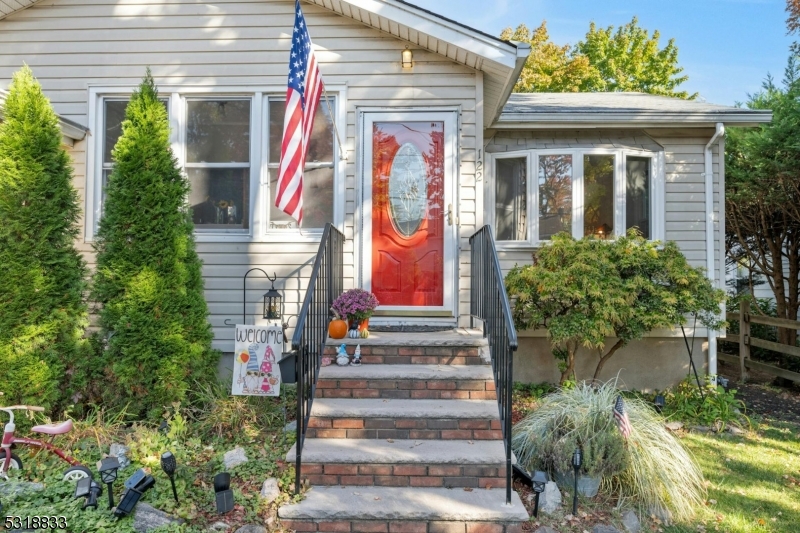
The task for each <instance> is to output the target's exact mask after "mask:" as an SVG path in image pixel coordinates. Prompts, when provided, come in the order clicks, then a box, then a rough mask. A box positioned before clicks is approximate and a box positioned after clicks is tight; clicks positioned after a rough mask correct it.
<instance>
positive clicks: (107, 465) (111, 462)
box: [97, 456, 119, 509]
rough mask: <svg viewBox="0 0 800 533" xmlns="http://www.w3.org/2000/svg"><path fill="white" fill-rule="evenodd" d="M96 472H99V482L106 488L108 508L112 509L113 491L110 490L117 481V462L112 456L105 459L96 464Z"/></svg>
mask: <svg viewBox="0 0 800 533" xmlns="http://www.w3.org/2000/svg"><path fill="white" fill-rule="evenodd" d="M97 470H99V471H100V480H101V481H102V482H103V483H105V484H106V486H107V487H108V508H109V509H113V508H114V491H113V489H112V488H111V487H112V485H113V484H114V482H115V481H116V480H117V470H119V460H118V459H117V458H116V457H114V456H109V457H106V458H104V459H102V460H100V461H98V463H97Z"/></svg>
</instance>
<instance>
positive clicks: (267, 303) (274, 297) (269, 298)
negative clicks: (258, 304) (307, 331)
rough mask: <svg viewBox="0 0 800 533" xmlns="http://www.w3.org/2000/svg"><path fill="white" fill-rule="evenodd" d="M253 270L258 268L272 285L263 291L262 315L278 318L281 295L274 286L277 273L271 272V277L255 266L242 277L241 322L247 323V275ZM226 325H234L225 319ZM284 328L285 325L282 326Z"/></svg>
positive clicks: (281, 312) (281, 314)
mask: <svg viewBox="0 0 800 533" xmlns="http://www.w3.org/2000/svg"><path fill="white" fill-rule="evenodd" d="M254 270H258V271H259V272H261V273H262V274H264V275H265V276H266V277H267V279H268V280H270V281H271V282H272V287H270V289H269V290H268V291H267V292H265V293H264V309H263V312H262V316H263V317H264V318H265V319H267V320H280V319H281V317H282V316H283V295H282V294H281V293H280V291H278V290H277V289H276V288H275V280H277V279H278V274H276V273H275V272H273V273H272V277H270V276H269V274H267V273H266V272H264V271H263V270H262V269H260V268H258V267H256V268H251V269H250V270H248V271H247V272H246V273H245V275H244V278H242V322H241V323H242V324H246V323H247V276H249V275H250V273H251V272H253V271H254ZM225 325H226V326H235V325H236V324H234V323H233V322H231V321H230V319H228V318H226V319H225ZM284 330H285V327H284Z"/></svg>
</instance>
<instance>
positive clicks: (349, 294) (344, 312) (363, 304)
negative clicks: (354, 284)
mask: <svg viewBox="0 0 800 533" xmlns="http://www.w3.org/2000/svg"><path fill="white" fill-rule="evenodd" d="M376 307H378V299H377V298H376V297H375V295H374V294H372V293H371V292H368V291H365V290H364V289H350V290H348V291H345V292H343V293H342V294H341V295H339V297H338V298H336V299H335V300H334V301H333V305H332V306H331V308H332V309H333V311H334V312H335V313H336V314H338V315H339V316H345V317H347V319H348V320H359V321H360V320H364V319H366V318H369V317H371V316H372V311H374V310H375V308H376Z"/></svg>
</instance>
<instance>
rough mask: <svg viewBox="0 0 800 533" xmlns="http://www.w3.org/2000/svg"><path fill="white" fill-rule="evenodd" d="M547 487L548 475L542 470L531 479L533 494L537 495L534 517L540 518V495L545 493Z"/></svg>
mask: <svg viewBox="0 0 800 533" xmlns="http://www.w3.org/2000/svg"><path fill="white" fill-rule="evenodd" d="M545 485H547V474H545V473H544V472H542V471H541V470H537V471H536V472H535V473H534V474H533V478H531V487H532V488H533V492H534V493H536V503H535V504H534V507H533V516H539V495H540V494H541V493H543V492H544V488H545Z"/></svg>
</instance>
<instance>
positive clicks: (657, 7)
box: [410, 0, 793, 105]
mask: <svg viewBox="0 0 800 533" xmlns="http://www.w3.org/2000/svg"><path fill="white" fill-rule="evenodd" d="M410 2H411V3H413V4H416V5H418V6H420V7H423V8H425V9H429V10H431V11H433V12H436V13H439V14H441V15H443V16H445V17H447V18H450V19H453V20H456V21H458V22H462V23H464V24H467V25H469V26H472V27H473V28H476V29H479V30H482V31H484V32H486V33H490V34H492V35H499V34H500V32H501V31H502V30H503V28H506V27H509V26H511V27H516V26H517V25H518V24H520V23H521V22H524V23H525V24H526V25H527V26H528V27H529V28H535V27H538V26H539V25H540V24H541V23H542V21H543V20H546V21H547V28H548V30H549V32H550V38H551V39H552V40H553V41H554V42H556V43H558V44H567V43H569V44H574V43H575V42H577V41H579V40H581V39H582V38H584V36H585V35H586V32H587V31H588V29H589V23H590V22H592V21H594V22H595V23H597V24H598V25H599V26H602V27H606V26H611V25H613V26H615V27H616V26H620V25H622V24H625V23H627V22H630V20H631V18H633V17H634V16H637V17H638V18H639V26H640V27H642V28H646V29H647V30H649V31H650V32H652V31H653V30H656V29H657V30H659V31H660V32H661V42H662V46H663V45H665V44H666V43H667V41H668V40H669V39H670V38H674V39H675V44H676V45H677V46H678V50H679V52H678V63H679V64H680V65H681V66H682V67H683V68H684V73H685V74H686V75H688V76H689V80H688V81H687V82H686V83H684V84H683V85H682V86H681V87H680V88H681V89H684V90H686V91H689V92H690V93H694V92H699V93H700V97H701V98H703V99H705V100H706V101H708V102H712V103H716V104H724V105H733V104H735V103H736V102H744V101H746V100H747V95H748V93H753V92H756V91H758V90H759V89H760V88H761V83H762V82H763V80H764V78H765V77H766V75H767V73H771V74H772V75H773V76H774V77H775V79H776V80H778V81H780V80H782V79H783V71H784V68H785V67H786V60H787V58H788V55H789V45H790V44H791V42H792V41H793V38H792V37H791V36H787V35H786V25H785V20H786V14H785V12H784V8H785V5H786V3H785V0H638V1H632V0H410Z"/></svg>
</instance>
